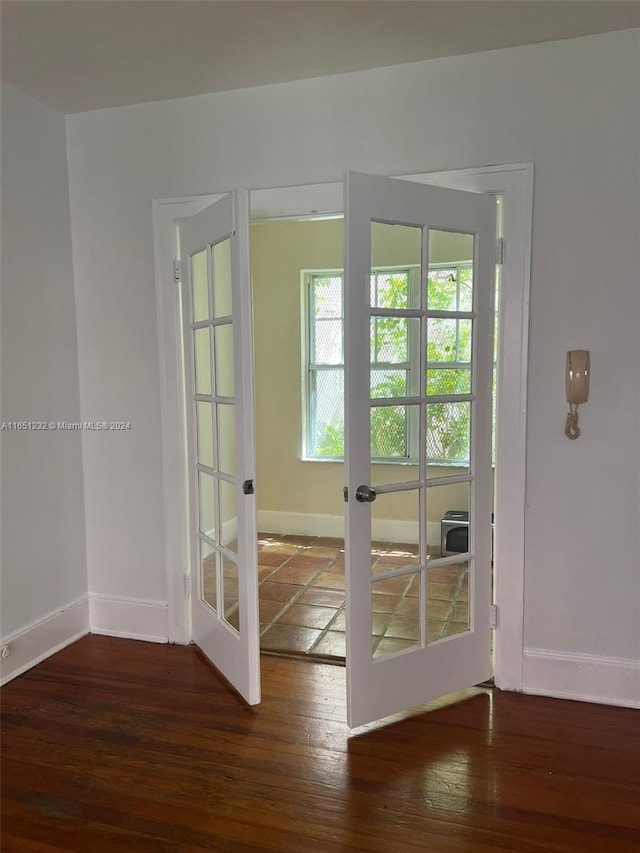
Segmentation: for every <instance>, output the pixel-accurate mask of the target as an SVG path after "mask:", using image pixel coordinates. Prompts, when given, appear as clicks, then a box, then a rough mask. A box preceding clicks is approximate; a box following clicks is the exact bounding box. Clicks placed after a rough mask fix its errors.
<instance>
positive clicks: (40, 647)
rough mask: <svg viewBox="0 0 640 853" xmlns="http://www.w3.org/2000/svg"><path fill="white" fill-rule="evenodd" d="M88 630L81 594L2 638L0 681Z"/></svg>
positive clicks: (85, 598) (29, 667)
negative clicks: (5, 651) (6, 652)
mask: <svg viewBox="0 0 640 853" xmlns="http://www.w3.org/2000/svg"><path fill="white" fill-rule="evenodd" d="M88 633H89V605H88V600H87V596H86V595H83V596H82V597H81V598H78V599H77V600H76V601H72V602H71V603H70V604H67V605H66V606H65V607H63V608H61V609H60V610H55V611H54V612H53V613H49V614H48V615H47V616H45V617H44V618H43V619H38V620H37V621H36V622H33V623H32V624H31V625H27V626H26V627H25V628H21V629H20V630H19V631H15V632H14V633H13V634H10V635H9V636H7V637H4V638H3V639H2V640H1V641H0V644H1V645H2V647H3V648H4V647H7V646H8V647H9V651H10V656H9V657H8V658H7V659H6V660H3V661H0V684H6V683H7V681H11V679H12V678H15V677H16V676H18V675H21V674H22V673H23V672H26V671H27V670H28V669H31V667H33V666H35V665H36V664H38V663H41V662H42V661H43V660H46V659H47V658H48V657H50V656H51V655H53V654H55V653H56V652H59V651H60V649H64V647H65V646H68V645H70V644H71V643H73V642H75V641H76V640H79V639H80V637H84V636H85V635H86V634H88Z"/></svg>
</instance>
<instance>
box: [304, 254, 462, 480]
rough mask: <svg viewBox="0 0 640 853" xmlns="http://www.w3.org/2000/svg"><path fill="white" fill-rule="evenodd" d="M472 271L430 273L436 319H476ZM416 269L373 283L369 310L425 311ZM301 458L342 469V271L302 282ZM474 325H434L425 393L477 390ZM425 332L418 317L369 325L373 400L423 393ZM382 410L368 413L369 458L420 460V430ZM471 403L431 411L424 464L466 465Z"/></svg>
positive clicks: (383, 273)
mask: <svg viewBox="0 0 640 853" xmlns="http://www.w3.org/2000/svg"><path fill="white" fill-rule="evenodd" d="M471 278H472V266H471V264H470V263H459V264H451V263H450V264H434V265H432V266H430V267H429V305H430V307H431V308H432V309H434V310H442V311H446V310H449V311H470V310H471V308H472V304H471V303H472V289H471ZM419 286H420V282H419V268H418V267H402V268H393V267H385V268H379V269H376V270H374V271H373V272H372V275H371V305H372V306H376V307H379V308H406V307H408V306H409V305H418V304H419ZM304 289H305V298H304V300H303V302H304V309H303V310H304V318H303V319H304V327H305V330H306V335H305V338H306V347H305V354H304V357H305V363H304V375H305V377H306V388H305V392H306V393H305V395H304V396H305V400H304V423H305V442H304V444H305V451H304V456H305V458H307V459H324V460H331V459H333V460H341V459H342V458H343V455H344V309H343V305H344V302H343V273H342V270H322V271H317V272H307V273H305V275H304ZM472 322H473V321H472V320H470V319H465V318H431V317H430V318H429V319H428V321H427V323H428V345H427V378H426V381H427V393H428V394H429V395H439V394H443V395H445V394H446V395H451V394H469V393H470V391H471V332H472ZM419 338H420V323H419V320H418V319H416V318H404V317H373V318H372V320H371V340H370V357H371V398H372V399H376V398H380V399H382V398H386V399H388V398H391V399H394V398H401V397H405V396H414V395H415V396H417V395H419V394H420V386H421V382H420V370H419V365H420V349H419V348H420V339H419ZM413 408H415V407H407V406H405V405H397V406H395V405H384V406H379V407H373V408H372V411H371V454H372V458H373V459H375V460H376V461H379V462H404V463H411V462H415V461H416V459H417V441H418V424H417V423H414V422H412V418H411V417H410V416H407V411H408V410H409V409H413ZM468 419H469V404H468V403H459V404H455V403H454V404H452V403H451V402H449V403H432V404H430V406H429V425H428V427H429V429H428V444H427V455H428V458H429V461H430V462H431V463H432V464H444V465H452V464H453V465H455V464H468V459H469V446H468V436H469V423H468Z"/></svg>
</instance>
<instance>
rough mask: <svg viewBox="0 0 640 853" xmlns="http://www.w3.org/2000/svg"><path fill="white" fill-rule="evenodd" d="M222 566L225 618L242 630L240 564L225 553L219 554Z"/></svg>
mask: <svg viewBox="0 0 640 853" xmlns="http://www.w3.org/2000/svg"><path fill="white" fill-rule="evenodd" d="M218 557H219V560H220V565H221V568H222V588H223V593H224V618H225V620H226V622H227V623H228V624H229V625H231V627H232V628H235V630H236V631H239V630H240V606H239V588H238V564H237V563H235V562H234V561H233V560H232V559H231V558H230V557H227V556H226V555H225V554H221V553H219V554H218Z"/></svg>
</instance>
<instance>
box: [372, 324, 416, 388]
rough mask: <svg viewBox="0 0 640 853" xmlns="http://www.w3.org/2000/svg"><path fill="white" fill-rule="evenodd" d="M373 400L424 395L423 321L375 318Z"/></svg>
mask: <svg viewBox="0 0 640 853" xmlns="http://www.w3.org/2000/svg"><path fill="white" fill-rule="evenodd" d="M370 328H371V333H370V334H371V340H370V354H371V397H372V399H380V398H385V397H386V398H388V397H405V396H417V395H418V394H419V393H420V385H421V383H420V359H419V348H420V320H419V319H418V318H417V317H415V318H413V317H412V318H404V317H372V318H371V327H370Z"/></svg>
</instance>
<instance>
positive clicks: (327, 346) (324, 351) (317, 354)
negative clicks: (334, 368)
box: [311, 320, 342, 364]
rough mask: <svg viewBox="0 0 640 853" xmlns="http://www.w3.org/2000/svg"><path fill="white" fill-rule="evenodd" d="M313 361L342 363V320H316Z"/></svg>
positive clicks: (318, 362)
mask: <svg viewBox="0 0 640 853" xmlns="http://www.w3.org/2000/svg"><path fill="white" fill-rule="evenodd" d="M313 331H314V334H313V351H312V353H311V361H312V362H314V363H315V364H342V320H316V322H315V323H314V330H313Z"/></svg>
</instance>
